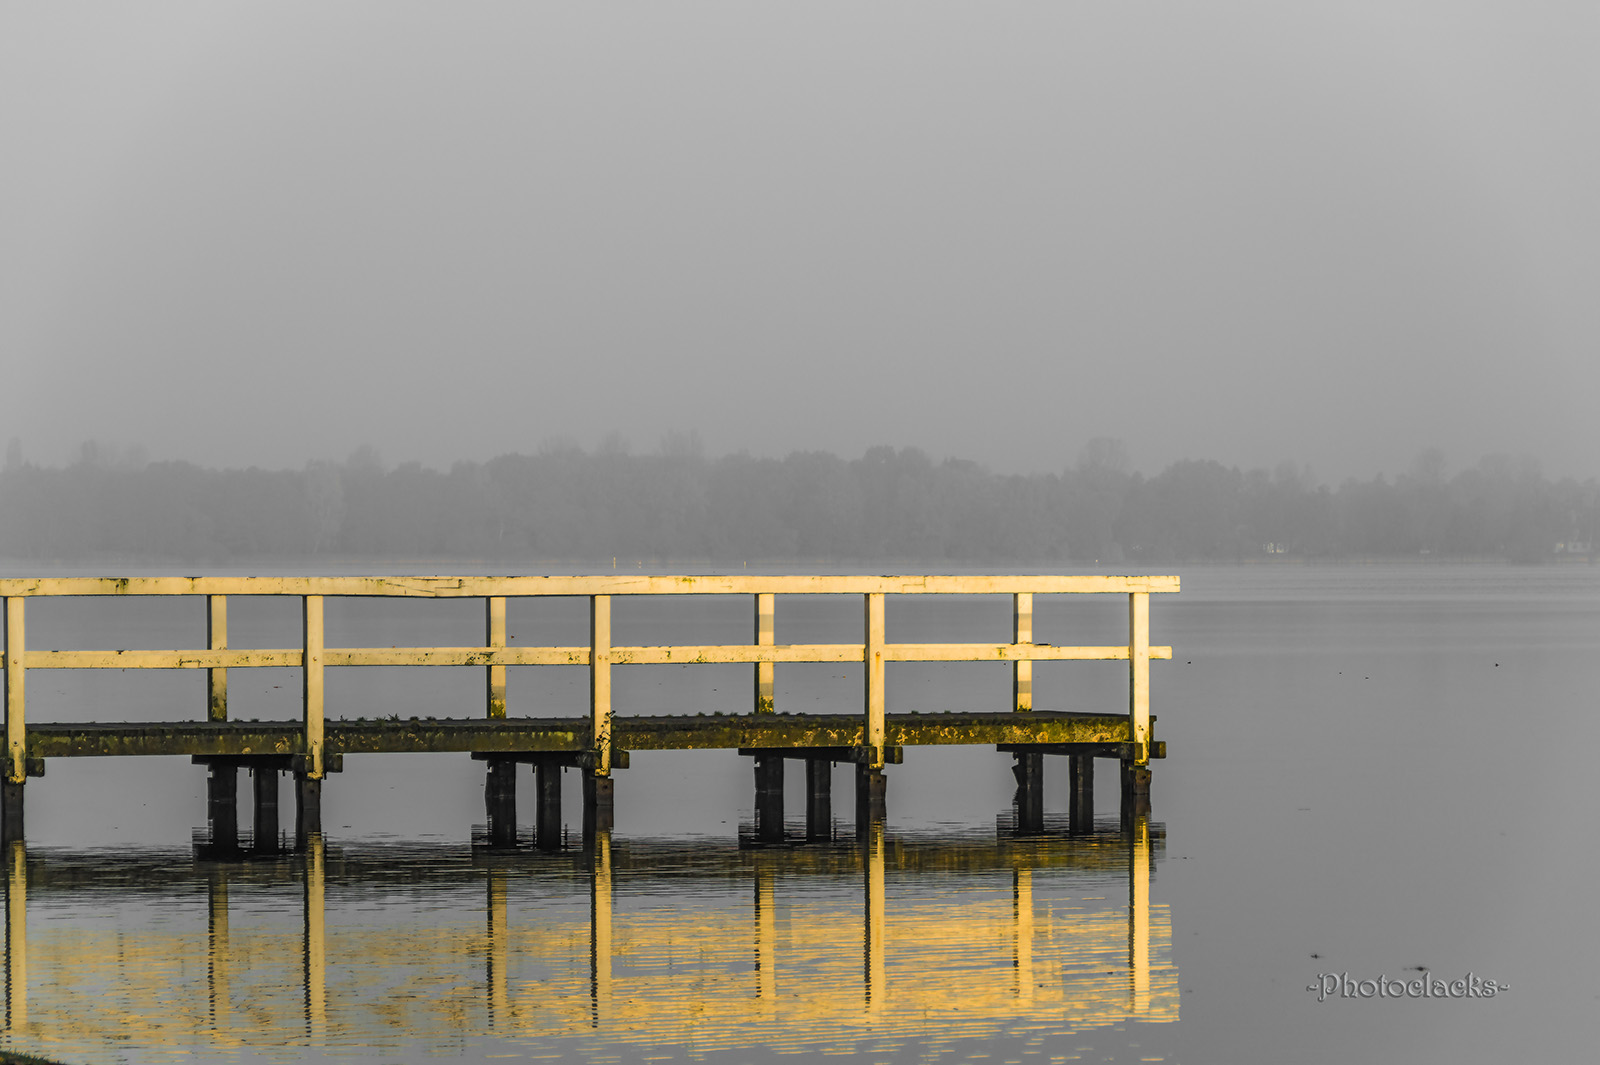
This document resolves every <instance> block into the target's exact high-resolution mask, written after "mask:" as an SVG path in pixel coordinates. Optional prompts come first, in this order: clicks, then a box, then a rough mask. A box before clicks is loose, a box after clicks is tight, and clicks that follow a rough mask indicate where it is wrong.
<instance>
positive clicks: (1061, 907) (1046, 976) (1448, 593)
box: [0, 566, 1600, 1065]
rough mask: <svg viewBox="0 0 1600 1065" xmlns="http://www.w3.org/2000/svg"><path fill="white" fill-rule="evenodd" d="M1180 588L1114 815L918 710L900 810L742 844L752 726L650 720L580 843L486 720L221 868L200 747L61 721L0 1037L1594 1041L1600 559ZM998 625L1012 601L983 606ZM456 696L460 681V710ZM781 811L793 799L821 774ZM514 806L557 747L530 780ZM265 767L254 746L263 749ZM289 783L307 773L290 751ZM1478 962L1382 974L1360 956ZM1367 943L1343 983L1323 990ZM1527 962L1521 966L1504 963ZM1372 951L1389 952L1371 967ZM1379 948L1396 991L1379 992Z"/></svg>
mask: <svg viewBox="0 0 1600 1065" xmlns="http://www.w3.org/2000/svg"><path fill="white" fill-rule="evenodd" d="M1175 571H1176V572H1180V573H1181V575H1182V577H1183V588H1184V590H1183V592H1182V593H1181V594H1179V595H1177V596H1160V597H1152V598H1153V602H1152V610H1151V614H1152V640H1153V642H1156V643H1159V644H1170V645H1172V646H1173V648H1174V656H1173V659H1172V661H1170V662H1157V663H1154V664H1153V666H1152V670H1151V672H1152V680H1153V698H1152V706H1153V709H1154V712H1155V713H1156V715H1157V717H1158V719H1159V720H1158V722H1157V725H1156V736H1157V738H1160V739H1163V740H1165V741H1167V743H1168V746H1169V752H1170V757H1169V758H1168V759H1167V760H1166V761H1165V762H1160V763H1157V764H1156V766H1155V778H1154V787H1153V797H1152V802H1153V808H1152V812H1151V815H1150V816H1149V818H1148V819H1143V820H1135V821H1133V822H1132V823H1125V822H1123V821H1121V820H1119V818H1118V816H1117V815H1118V808H1117V802H1116V795H1115V790H1116V781H1115V772H1114V771H1113V767H1112V765H1111V763H1106V762H1102V763H1100V767H1101V771H1100V773H1099V785H1100V787H1099V794H1098V796H1097V812H1098V813H1099V815H1100V817H1099V819H1098V821H1097V822H1096V824H1095V826H1094V830H1093V831H1092V832H1083V831H1080V832H1078V833H1076V834H1075V833H1073V832H1071V831H1069V828H1068V824H1067V821H1066V817H1065V814H1066V809H1067V799H1066V773H1065V766H1064V764H1063V763H1060V762H1057V761H1054V760H1052V761H1049V762H1047V767H1046V773H1047V810H1048V812H1049V814H1050V820H1049V821H1048V824H1047V829H1048V830H1047V832H1046V833H1045V834H1044V835H1043V836H1041V837H1029V838H1019V837H1017V836H1016V834H1015V833H1014V832H1013V830H1012V820H1011V812H1010V801H1011V787H1012V781H1011V774H1010V772H1009V766H1010V759H1009V757H1008V756H1002V755H999V754H997V753H995V752H994V751H993V750H992V749H983V748H970V749H925V748H908V749H907V751H906V755H905V763H904V764H903V765H900V766H891V767H890V768H889V770H888V774H889V793H888V819H887V821H886V822H885V823H884V824H883V826H882V827H881V829H878V830H873V829H868V830H867V831H865V832H864V833H863V834H862V836H863V838H860V839H858V838H856V835H857V834H856V826H855V825H854V824H853V822H852V821H851V820H850V816H851V813H852V811H851V809H850V801H849V798H850V787H851V782H850V777H849V776H848V774H847V772H846V768H845V767H841V768H840V769H839V770H838V776H837V777H836V781H835V803H834V809H835V813H836V816H837V817H838V818H839V823H838V824H837V826H836V835H835V839H834V840H833V841H832V842H829V843H813V844H801V843H798V842H795V843H792V844H789V845H783V846H754V845H751V843H750V830H749V824H750V822H751V821H752V820H753V810H752V806H753V786H752V776H751V768H750V764H749V762H748V760H746V759H741V758H739V757H738V756H736V755H735V754H733V753H731V752H646V753H636V754H635V755H634V756H633V765H632V768H630V769H628V770H625V771H621V772H620V773H619V774H618V783H617V811H616V826H615V829H614V830H613V832H612V833H611V834H610V835H609V837H603V838H602V839H600V840H599V841H598V842H597V845H596V846H595V847H593V848H590V849H589V850H585V849H584V848H583V847H582V846H581V845H580V836H581V832H580V826H579V824H578V819H579V818H580V816H581V805H580V803H579V799H578V792H577V782H576V779H575V778H573V776H572V774H567V776H568V777H569V779H568V781H567V792H566V796H565V801H564V808H565V810H566V812H567V815H568V818H569V820H570V821H571V825H570V828H571V846H570V847H568V848H567V849H566V850H564V851H562V852H559V853H555V854H544V853H537V852H534V851H533V850H531V848H530V849H528V850H527V852H526V853H520V854H511V855H506V854H499V853H493V854H492V853H488V852H486V851H484V850H482V849H474V848H473V847H472V846H471V843H470V840H471V835H472V829H473V826H474V824H475V823H477V822H481V821H483V819H484V815H483V798H482V781H483V769H482V765H481V764H479V763H473V762H471V761H470V760H469V759H468V758H467V757H466V756H465V755H460V756H457V755H433V756H392V757H385V756H352V757H351V758H349V759H348V760H347V762H346V771H345V772H344V773H343V774H342V775H338V776H335V777H332V778H330V780H329V782H328V784H327V786H326V789H325V791H324V824H325V828H326V830H327V831H326V839H325V840H324V841H323V843H322V844H321V845H320V846H318V847H315V848H313V849H312V851H311V852H310V853H308V854H305V855H299V856H292V857H284V858H282V859H276V860H262V861H254V862H250V863H239V864H221V863H211V862H201V861H197V860H196V859H195V857H194V854H193V851H192V848H191V846H190V843H191V838H192V833H193V831H194V830H195V829H196V828H198V827H201V826H203V824H204V818H205V807H204V792H205V779H204V775H205V774H204V770H203V769H201V768H199V767H194V766H190V765H189V764H188V763H187V761H180V760H166V759H143V760H139V759H129V760H118V761H110V760H108V761H103V762H98V761H91V760H67V759H58V760H55V761H52V762H51V763H50V766H49V774H48V776H46V777H45V778H43V779H41V780H35V781H33V782H31V783H30V784H29V785H28V796H29V797H28V833H29V840H28V844H27V846H26V848H25V850H14V851H12V852H10V853H9V854H6V855H5V856H4V864H5V874H6V878H7V883H8V906H7V914H8V916H7V933H6V934H7V940H6V944H7V965H8V968H7V974H6V975H7V980H6V988H7V1015H6V1022H7V1026H6V1030H5V1034H4V1037H3V1039H0V1048H4V1049H11V1050H17V1051H23V1052H28V1053H35V1054H41V1055H44V1056H47V1057H51V1058H55V1059H59V1060H63V1061H74V1062H77V1061H82V1062H118V1061H130V1062H165V1061H172V1060H177V1059H180V1058H200V1059H204V1060H230V1061H298V1060H307V1059H310V1060H341V1061H342V1060H350V1061H378V1062H382V1061H408V1062H409V1061H424V1060H433V1059H436V1058H445V1059H461V1060H474V1061H477V1060H488V1059H491V1058H492V1059H496V1060H500V1059H509V1060H514V1059H519V1058H520V1059H530V1060H534V1059H538V1060H558V1059H562V1058H570V1059H574V1060H595V1061H647V1060H673V1061H681V1060H708V1061H718V1062H721V1061H730V1062H731V1061H752V1060H770V1059H773V1058H779V1057H782V1058H783V1059H784V1060H801V1059H803V1058H806V1057H821V1056H845V1057H849V1058H852V1059H854V1060H861V1061H874V1062H876V1061H883V1062H913V1061H915V1062H922V1061H945V1060H950V1061H954V1060H968V1059H973V1060H980V1061H989V1062H994V1063H997V1065H998V1063H1001V1062H1025V1061H1039V1062H1045V1061H1050V1062H1062V1061H1079V1060H1081V1061H1171V1062H1182V1061H1192V1062H1218V1061H1230V1062H1282V1061H1296V1062H1349V1061H1393V1060H1407V1061H1422V1062H1432V1061H1438V1062H1445V1061H1450V1062H1456V1061H1503V1060H1514V1059H1515V1060H1531V1061H1581V1060H1589V1058H1590V1056H1591V1055H1592V1040H1593V1033H1594V1022H1593V1017H1594V1015H1595V1013H1596V1011H1597V1009H1600V988H1597V987H1596V984H1595V980H1594V977H1593V972H1594V960H1593V957H1592V954H1593V945H1594V944H1595V942H1596V932H1597V930H1600V929H1597V925H1600V918H1597V915H1596V907H1595V904H1594V901H1593V899H1594V895H1595V890H1596V887H1597V886H1600V852H1597V850H1596V848H1595V847H1594V843H1593V834H1594V833H1593V820H1592V811H1593V809H1594V805H1595V804H1594V799H1593V796H1592V789H1591V786H1590V777H1591V769H1590V765H1591V762H1592V754H1591V752H1592V750H1593V747H1594V743H1595V741H1596V739H1600V715H1597V712H1596V711H1597V710H1600V707H1597V706H1596V694H1597V692H1600V569H1597V568H1594V567H1577V566H1575V567H1542V568H1531V567H1530V568H1514V567H1495V566H1470V567H1467V566H1359V567H1356V566H1352V567H1326V568H1312V567H1291V566H1280V567H1236V568H1226V567H1224V568H1195V567H1180V568H1177V569H1175ZM200 609H201V608H200V606H199V605H198V604H196V603H182V602H175V601H158V600H150V599H141V600H126V601H108V600H99V601H86V600H78V601H60V602H51V603H44V602H39V601H35V602H34V603H32V604H30V607H29V644H30V646H32V647H37V648H45V647H55V648H69V647H129V648H135V647H150V648H159V647H172V646H194V645H196V644H198V643H200V642H202V641H203V638H204V624H203V618H202V617H201V614H200ZM616 609H617V615H616V623H615V624H616V633H615V639H616V641H617V642H618V643H625V642H668V641H671V642H707V643H709V642H719V641H727V642H735V641H743V640H746V639H748V635H749V626H750V605H749V603H748V602H747V601H741V600H737V599H732V598H730V599H718V600H709V601H705V602H701V603H694V604H691V603H689V602H688V601H675V602H672V603H658V602H651V603H645V602H640V601H627V600H619V601H618V603H617V607H616ZM1125 618H1126V611H1125V607H1124V605H1123V602H1122V601H1121V600H1120V599H1119V598H1117V597H1105V598H1091V597H1066V596H1063V597H1057V598H1053V599H1041V600H1040V601H1039V603H1038V605H1037V613H1036V622H1035V633H1036V639H1038V640H1040V641H1041V642H1050V643H1092V644H1102V643H1104V644H1109V643H1116V642H1118V641H1119V639H1122V638H1123V635H1122V628H1123V626H1124V625H1125ZM229 620H230V635H231V637H232V639H231V642H232V644H233V645H234V646H236V647H244V646H294V645H295V644H296V643H297V641H298V628H297V625H298V615H297V608H296V605H295V604H294V603H293V602H292V601H286V602H274V601H265V600H251V601H246V600H233V601H231V602H230V619H229ZM585 623H586V615H585V611H584V607H583V605H582V604H581V603H579V602H576V601H554V602H545V603H540V604H531V603H522V602H513V604H512V609H511V616H510V624H509V628H510V633H511V640H512V642H513V643H579V644H581V643H584V642H586V630H585V627H584V626H585ZM481 625H482V615H481V605H480V604H478V603H476V602H403V603H387V604H380V603H374V602H356V601H330V602H329V606H328V643H329V645H330V646H334V645H339V644H344V645H347V646H348V645H356V644H365V645H374V644H381V645H388V644H408V643H409V644H430V643H431V644H445V645H461V644H470V643H476V642H479V640H480V639H481ZM1008 625H1009V612H1008V603H1007V602H1006V601H1004V600H1002V599H1000V598H994V599H983V600H977V601H956V600H951V599H945V598H937V599H934V598H929V599H915V600H914V599H909V598H908V599H901V600H891V603H890V607H889V637H890V639H891V640H941V639H955V640H964V641H965V640H983V639H990V638H993V639H996V640H1003V639H1005V638H1007V636H1008V635H1009V632H1008ZM777 627H778V640H779V641H780V642H811V641H818V642H821V641H824V640H830V641H831V640H839V641H843V640H849V639H860V629H861V610H860V606H859V603H858V602H855V601H852V600H845V599H842V598H841V599H824V598H810V597H796V598H794V599H785V598H780V599H779V602H778V619H777ZM991 634H992V635H991ZM750 672H751V667H749V666H742V667H740V666H731V667H719V666H697V667H682V668H678V667H619V668H618V669H617V670H616V697H615V698H616V705H617V708H618V712H619V713H628V712H630V711H632V712H639V713H643V712H652V713H674V712H689V713H695V712H707V713H711V712H716V711H721V712H724V713H736V712H743V711H745V710H746V709H747V708H748V702H749V700H750V697H751V678H750ZM230 680H231V682H232V683H231V692H230V695H231V699H232V710H233V713H234V716H237V717H246V718H248V717H260V718H270V717H284V718H292V717H295V716H296V715H297V706H296V700H297V698H298V686H299V685H298V675H297V671H295V670H282V671H277V670H259V671H243V670H240V671H235V672H234V673H233V675H232V677H231V678H230ZM777 683H778V700H779V708H780V709H791V710H805V709H809V708H816V709H824V708H827V709H834V708H841V707H847V708H854V707H855V706H858V705H859V697H860V696H859V692H860V684H861V679H860V673H859V669H857V670H856V671H854V672H852V671H851V670H850V669H847V668H843V667H838V666H828V665H821V666H801V665H793V666H786V665H780V666H779V667H778V669H777ZM481 685H482V677H481V671H472V670H454V669H428V670H410V671H407V670H403V669H362V670H334V671H331V672H330V676H329V682H328V705H329V712H330V714H331V715H333V716H339V715H341V714H343V715H344V716H350V717H355V716H362V715H365V716H373V715H376V714H384V715H387V714H390V713H397V714H400V715H401V716H411V715H413V714H415V715H418V716H427V715H430V714H438V715H441V716H444V715H454V716H473V715H474V714H475V713H476V708H477V707H478V706H480V705H481V698H482V696H481ZM1035 688H1036V705H1038V706H1040V707H1041V708H1044V709H1082V710H1095V709H1113V710H1120V709H1122V708H1123V707H1125V705H1126V667H1125V666H1123V667H1120V668H1119V667H1118V666H1117V664H1115V663H1081V662H1077V663H1075V662H1064V663H1042V664H1040V665H1038V666H1036V680H1035ZM586 693H587V674H586V671H585V670H583V669H581V668H571V669H569V668H567V667H542V668H537V669H536V668H528V669H513V670H511V678H510V692H509V698H510V701H511V713H512V714H513V715H515V714H518V713H529V712H533V711H534V708H535V707H538V708H540V709H542V710H544V711H545V712H562V711H563V710H565V711H566V712H571V713H579V712H581V707H582V706H583V703H584V699H585V696H586ZM28 694H29V716H30V719H33V720H96V719H98V720H119V719H122V720H129V719H146V720H162V719H169V720H170V719H173V718H179V717H199V716H201V715H202V714H203V713H204V705H205V695H204V678H203V674H199V673H196V674H194V675H187V674H183V675H180V674H176V673H173V674H168V673H160V672H155V671H127V672H120V671H96V672H93V673H89V672H85V673H68V672H65V671H63V672H56V671H51V672H48V673H46V672H43V671H41V672H34V673H31V674H30V676H29V680H28ZM1008 695H1009V684H1008V674H1007V672H1006V670H1005V667H1003V666H996V665H992V664H962V665H937V664H934V665H923V664H891V665H890V667H889V675H888V698H889V709H890V710H891V711H898V710H910V709H919V710H924V711H937V710H960V709H1000V708H1003V707H1004V706H1005V702H1006V699H1007V697H1008ZM456 708H460V709H456ZM789 778H790V788H791V790H790V793H789V802H788V810H789V814H790V818H791V820H792V821H793V822H794V825H795V830H796V833H799V834H803V833H802V832H801V830H802V829H803V813H804V806H803V803H802V801H801V793H800V787H801V783H802V782H803V778H804V774H803V773H795V772H791V773H790V774H789ZM521 780H522V785H521V791H522V795H521V796H520V799H521V802H522V804H523V806H524V807H525V809H524V811H523V818H522V820H523V821H524V822H525V824H528V825H531V822H532V819H533V818H532V808H531V803H532V791H533V788H532V781H531V776H530V775H527V774H526V771H524V775H523V777H522V778H521ZM242 783H244V784H245V785H246V786H247V784H248V781H247V780H246V781H243V782H242ZM283 799H284V801H285V803H286V804H288V803H289V802H290V796H289V795H288V792H287V788H286V789H285V791H284V794H283ZM1424 973H1426V974H1427V975H1426V979H1427V981H1428V982H1429V983H1430V984H1432V983H1433V982H1435V981H1438V982H1440V986H1448V985H1449V984H1450V983H1451V982H1454V981H1457V980H1466V979H1468V977H1469V974H1471V975H1472V978H1473V979H1475V980H1476V981H1477V984H1476V985H1475V986H1481V983H1482V981H1484V980H1492V981H1494V982H1495V983H1496V985H1497V987H1501V988H1503V990H1499V991H1497V993H1496V994H1495V995H1494V996H1493V997H1492V998H1491V997H1483V996H1481V995H1479V996H1477V997H1465V996H1462V997H1451V996H1450V994H1449V993H1448V992H1444V993H1441V994H1436V995H1430V996H1429V997H1411V996H1409V995H1407V994H1405V993H1404V992H1402V993H1401V994H1399V995H1392V994H1384V995H1374V996H1373V997H1370V998H1362V997H1360V982H1361V981H1377V980H1378V979H1379V978H1380V977H1384V978H1387V980H1388V981H1394V980H1403V981H1411V982H1414V981H1418V980H1422V979H1424ZM1324 974H1332V977H1331V979H1330V981H1329V984H1330V985H1337V984H1339V978H1340V977H1341V976H1345V975H1347V976H1348V978H1349V980H1350V981H1351V984H1352V986H1353V987H1354V988H1355V992H1354V997H1342V996H1341V994H1340V993H1339V991H1337V990H1335V991H1334V992H1333V993H1331V994H1329V995H1327V996H1326V1000H1325V1001H1319V1000H1318V999H1319V996H1318V994H1317V992H1314V991H1311V992H1308V991H1307V986H1308V985H1319V986H1325V985H1323V980H1322V977H1323V975H1324ZM1507 985H1509V986H1507ZM1367 986H1368V987H1372V986H1374V985H1372V984H1368V985H1367ZM1389 986H1391V987H1392V986H1394V985H1389Z"/></svg>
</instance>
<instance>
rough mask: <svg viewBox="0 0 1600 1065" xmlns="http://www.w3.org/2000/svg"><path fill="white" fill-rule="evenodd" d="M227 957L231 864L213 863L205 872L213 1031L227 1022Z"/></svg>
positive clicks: (230, 993) (208, 975)
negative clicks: (229, 866)
mask: <svg viewBox="0 0 1600 1065" xmlns="http://www.w3.org/2000/svg"><path fill="white" fill-rule="evenodd" d="M228 960H229V959H228V867H227V866H225V865H221V864H213V865H212V866H211V867H210V868H209V869H208V870H207V872H206V985H207V986H206V990H207V992H208V998H209V1001H210V1004H211V1029H212V1031H214V1032H220V1031H221V1030H222V1029H223V1028H225V1027H227V1024H228V1013H229V1008H228V1007H229V1005H230V1004H231V996H232V989H231V988H230V987H229V984H228Z"/></svg>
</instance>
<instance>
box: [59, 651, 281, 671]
mask: <svg viewBox="0 0 1600 1065" xmlns="http://www.w3.org/2000/svg"><path fill="white" fill-rule="evenodd" d="M304 660H305V655H304V652H303V651H301V650H298V649H295V650H224V651H207V650H200V649H196V650H192V651H32V652H29V654H28V667H29V668H30V669H226V668H228V667H230V666H237V667H240V668H244V667H261V666H299V665H300V664H301V662H303V661H304Z"/></svg>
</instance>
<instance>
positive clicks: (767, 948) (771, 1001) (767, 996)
mask: <svg viewBox="0 0 1600 1065" xmlns="http://www.w3.org/2000/svg"><path fill="white" fill-rule="evenodd" d="M772 889H773V873H772V862H771V860H770V858H769V857H768V856H767V855H760V856H758V857H757V859H756V997H757V998H759V999H760V1000H761V1005H762V1009H763V1012H766V1013H770V1012H771V1011H772V1010H773V1008H774V1007H775V1006H776V1004H777V997H778V953H777V945H778V942H777V941H778V917H777V913H776V911H775V910H774V903H773V890H772Z"/></svg>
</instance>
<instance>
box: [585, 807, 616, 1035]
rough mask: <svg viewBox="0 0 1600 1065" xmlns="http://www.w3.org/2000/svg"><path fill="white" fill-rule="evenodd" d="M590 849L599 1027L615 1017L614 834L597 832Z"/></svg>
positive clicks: (592, 982)
mask: <svg viewBox="0 0 1600 1065" xmlns="http://www.w3.org/2000/svg"><path fill="white" fill-rule="evenodd" d="M590 838H591V845H590V847H589V855H588V856H589V1008H590V1011H591V1013H590V1023H591V1024H592V1025H593V1026H594V1027H596V1028H598V1027H600V1023H601V1021H602V1020H605V1019H609V1018H610V1016H611V831H610V829H599V830H596V831H595V832H594V834H593V836H592V837H590Z"/></svg>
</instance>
